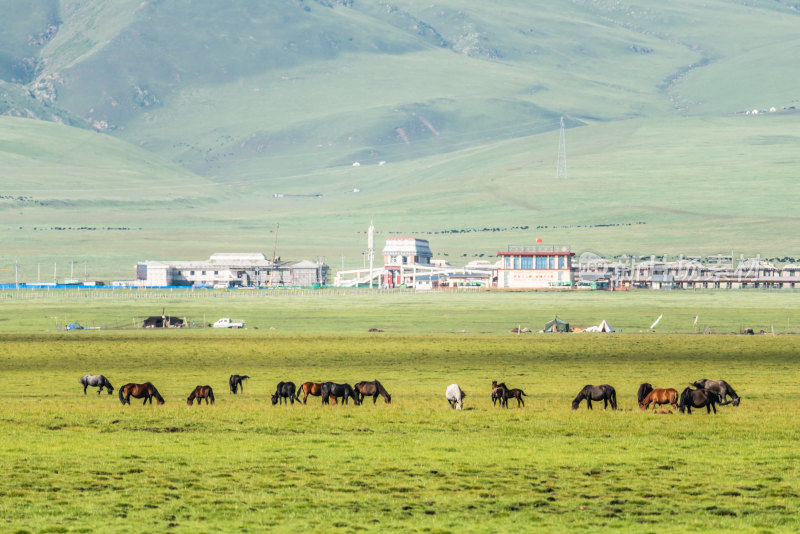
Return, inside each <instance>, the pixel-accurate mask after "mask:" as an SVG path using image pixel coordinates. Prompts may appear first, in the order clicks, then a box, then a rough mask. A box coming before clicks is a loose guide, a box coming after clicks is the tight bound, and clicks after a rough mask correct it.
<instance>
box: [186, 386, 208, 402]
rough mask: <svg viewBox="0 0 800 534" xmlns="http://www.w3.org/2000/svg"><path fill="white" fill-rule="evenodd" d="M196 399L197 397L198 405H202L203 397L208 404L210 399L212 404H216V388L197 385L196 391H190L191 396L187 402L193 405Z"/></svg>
mask: <svg viewBox="0 0 800 534" xmlns="http://www.w3.org/2000/svg"><path fill="white" fill-rule="evenodd" d="M195 399H197V405H198V406H200V403H201V401H202V400H203V399H205V400H206V404H208V401H209V400H211V404H214V390H213V389H211V386H197V387H196V388H194V391H192V392H191V393H189V398H187V399H186V404H188V405H189V406H191V405H192V403H193V402H194V400H195Z"/></svg>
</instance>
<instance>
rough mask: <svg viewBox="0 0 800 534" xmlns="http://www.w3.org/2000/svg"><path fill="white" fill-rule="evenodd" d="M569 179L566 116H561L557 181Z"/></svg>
mask: <svg viewBox="0 0 800 534" xmlns="http://www.w3.org/2000/svg"><path fill="white" fill-rule="evenodd" d="M561 177H563V178H564V179H565V180H566V179H567V137H566V135H565V134H564V116H563V115H562V116H561V131H560V132H559V135H558V162H557V163H556V179H558V178H561Z"/></svg>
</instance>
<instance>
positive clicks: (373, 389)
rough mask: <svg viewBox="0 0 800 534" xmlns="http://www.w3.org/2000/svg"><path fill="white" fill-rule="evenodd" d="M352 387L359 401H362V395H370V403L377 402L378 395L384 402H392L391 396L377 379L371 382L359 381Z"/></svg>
mask: <svg viewBox="0 0 800 534" xmlns="http://www.w3.org/2000/svg"><path fill="white" fill-rule="evenodd" d="M353 389H355V390H356V394H357V395H358V400H359V402H361V403H363V402H364V397H367V396H369V395H372V404H375V403H376V402H378V395H380V396H382V397H383V400H384V402H386V404H391V403H392V396H391V395H389V392H388V391H386V389H384V387H383V385H382V384H381V383H380V382H378V380H377V379H375V380H373V381H372V382H359V383H358V384H356V385H355V386H353Z"/></svg>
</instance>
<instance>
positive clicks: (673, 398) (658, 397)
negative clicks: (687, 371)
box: [639, 388, 678, 410]
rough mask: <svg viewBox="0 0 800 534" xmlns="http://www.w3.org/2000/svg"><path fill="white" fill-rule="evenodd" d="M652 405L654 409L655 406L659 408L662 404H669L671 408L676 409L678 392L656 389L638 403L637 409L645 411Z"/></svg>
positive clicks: (675, 390)
mask: <svg viewBox="0 0 800 534" xmlns="http://www.w3.org/2000/svg"><path fill="white" fill-rule="evenodd" d="M651 403H652V404H653V409H655V407H656V404H658V407H659V408H661V405H662V404H671V405H672V407H673V408H675V409H676V410H677V409H678V390H677V389H660V388H656V389H654V390H653V391H651V392H650V393H648V394H647V396H646V397H645V398H644V399H642V401H641V402H640V403H639V408H640V409H642V410H646V409H648V408H649V407H650V404H651Z"/></svg>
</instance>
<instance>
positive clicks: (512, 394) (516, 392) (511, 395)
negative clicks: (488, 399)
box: [492, 380, 528, 408]
mask: <svg viewBox="0 0 800 534" xmlns="http://www.w3.org/2000/svg"><path fill="white" fill-rule="evenodd" d="M495 388H502V389H504V390H505V391H504V392H501V391H500V390H499V389H498V390H497V395H496V394H495ZM501 395H504V397H501ZM523 396H525V397H527V396H528V395H527V394H526V393H525V392H524V391H522V390H521V389H519V388H513V389H510V388H509V387H508V386H506V383H505V382H502V383H500V384H498V383H497V380H493V381H492V406H494V403H495V401H496V400H499V401H500V402H501V404H503V403H505V407H506V408H508V399H517V408H519V407H520V405H522V406H525V401H524V400H522V397H523Z"/></svg>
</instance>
